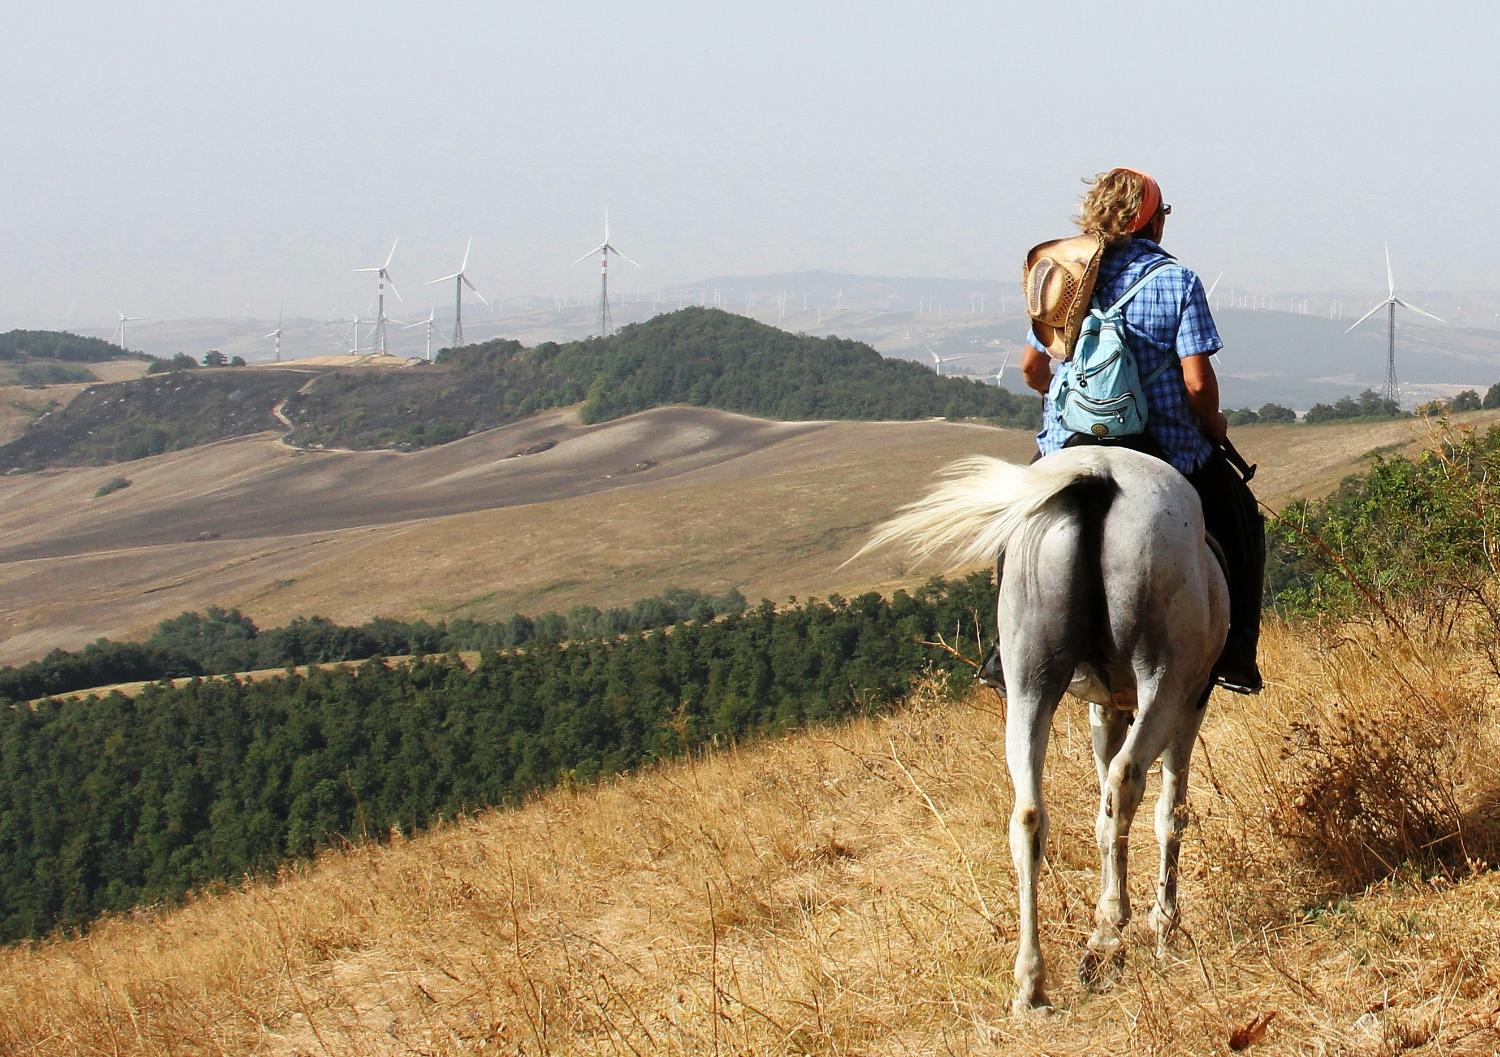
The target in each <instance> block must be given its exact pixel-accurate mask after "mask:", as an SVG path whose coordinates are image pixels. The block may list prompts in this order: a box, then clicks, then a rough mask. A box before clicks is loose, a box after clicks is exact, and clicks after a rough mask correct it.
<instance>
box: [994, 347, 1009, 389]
mask: <svg viewBox="0 0 1500 1057" xmlns="http://www.w3.org/2000/svg"><path fill="white" fill-rule="evenodd" d="M1010 357H1011V353H1009V352H1007V353H1006V354H1005V359H1004V360H1003V361H1002V362H1001V364H1000V369H999V370H998V371H996V372H995V384H996V385H999V384H1000V379H1001V378H1004V377H1005V368H1007V367H1009V366H1010Z"/></svg>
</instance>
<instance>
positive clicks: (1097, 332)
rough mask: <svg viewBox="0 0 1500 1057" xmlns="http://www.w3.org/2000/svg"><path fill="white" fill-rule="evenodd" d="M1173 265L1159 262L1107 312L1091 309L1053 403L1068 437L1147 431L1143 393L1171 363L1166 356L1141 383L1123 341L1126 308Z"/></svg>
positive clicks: (1079, 333)
mask: <svg viewBox="0 0 1500 1057" xmlns="http://www.w3.org/2000/svg"><path fill="white" fill-rule="evenodd" d="M1171 263H1172V262H1171V261H1162V262H1161V263H1160V264H1157V265H1156V266H1155V267H1153V268H1151V269H1150V270H1149V271H1147V272H1146V274H1145V275H1143V276H1141V277H1140V278H1139V279H1137V280H1136V281H1135V282H1134V283H1133V284H1132V285H1131V287H1130V289H1129V290H1126V291H1125V293H1124V294H1122V295H1121V296H1120V299H1119V300H1118V301H1116V302H1115V303H1114V304H1112V305H1110V306H1109V308H1107V309H1104V310H1103V311H1100V309H1099V308H1098V307H1097V305H1095V306H1092V307H1090V308H1089V314H1088V315H1087V316H1085V317H1084V320H1083V324H1082V326H1081V327H1080V328H1079V331H1078V341H1077V343H1076V344H1075V345H1074V346H1073V358H1072V359H1070V360H1069V361H1068V363H1067V365H1066V367H1065V368H1064V369H1063V370H1060V371H1058V373H1057V386H1056V392H1055V393H1054V394H1053V398H1052V402H1053V404H1054V405H1055V406H1056V407H1057V412H1058V415H1059V417H1061V419H1062V424H1063V427H1064V428H1065V429H1067V430H1068V431H1069V432H1071V433H1088V434H1091V435H1093V436H1095V437H1101V438H1113V437H1129V436H1133V435H1134V434H1137V433H1141V432H1143V431H1144V430H1145V428H1146V387H1147V386H1149V385H1150V384H1151V383H1152V382H1154V381H1156V379H1157V378H1158V377H1159V376H1160V375H1161V374H1162V372H1164V371H1165V370H1166V369H1167V368H1168V367H1171V366H1172V358H1171V357H1170V356H1169V357H1168V358H1167V360H1166V362H1165V363H1163V364H1162V365H1161V366H1160V367H1158V368H1157V369H1156V370H1154V371H1152V372H1151V374H1150V375H1148V376H1147V377H1146V379H1145V381H1142V380H1141V375H1140V371H1139V369H1138V368H1137V367H1136V363H1135V354H1134V353H1133V352H1131V351H1130V346H1129V345H1128V344H1126V341H1125V306H1126V305H1127V304H1129V303H1130V300H1131V298H1133V297H1135V295H1136V294H1138V293H1140V292H1141V289H1142V288H1143V287H1144V286H1145V285H1146V284H1147V283H1149V282H1150V281H1151V280H1152V279H1154V278H1156V274H1157V273H1158V272H1160V271H1161V270H1162V269H1163V268H1166V267H1167V266H1168V265H1170V264H1171Z"/></svg>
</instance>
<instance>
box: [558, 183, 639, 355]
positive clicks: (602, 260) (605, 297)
mask: <svg viewBox="0 0 1500 1057" xmlns="http://www.w3.org/2000/svg"><path fill="white" fill-rule="evenodd" d="M596 253H597V254H598V255H599V336H600V337H601V338H607V337H609V336H610V334H611V333H613V330H614V328H613V326H612V325H611V323H610V318H609V255H610V254H611V253H613V254H614V255H615V256H616V257H619V258H620V259H621V260H626V261H630V263H631V264H634V265H635V266H636V267H637V268H639V267H640V265H639V264H637V263H636V262H635V261H631V260H630V258H629V257H627V256H625V254H623V253H621V252H620V251H619V250H617V249H615V248H614V247H613V246H611V245H610V244H609V210H608V209H606V210H605V211H604V241H603V242H601V243H599V245H597V246H595V247H594V248H593V249H591V250H589V251H588V252H587V253H585V254H584V255H583V256H582V257H579V258H578V260H576V261H574V262H573V264H582V263H583V262H584V261H586V260H588V259H589V258H590V257H592V256H593V255H594V254H596ZM569 267H571V265H570V266H569Z"/></svg>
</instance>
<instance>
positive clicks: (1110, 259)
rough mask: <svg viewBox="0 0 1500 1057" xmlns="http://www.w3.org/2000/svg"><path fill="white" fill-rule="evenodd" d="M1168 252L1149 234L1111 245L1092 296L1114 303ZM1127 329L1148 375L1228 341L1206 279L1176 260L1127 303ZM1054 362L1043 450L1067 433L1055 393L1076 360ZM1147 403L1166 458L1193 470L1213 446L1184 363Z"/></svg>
mask: <svg viewBox="0 0 1500 1057" xmlns="http://www.w3.org/2000/svg"><path fill="white" fill-rule="evenodd" d="M1171 259H1172V255H1171V254H1170V253H1168V252H1167V251H1166V250H1164V249H1162V248H1161V247H1160V246H1158V245H1157V244H1156V243H1154V242H1152V241H1151V240H1150V239H1145V238H1139V237H1137V238H1133V239H1131V240H1130V241H1128V242H1125V243H1121V244H1120V245H1118V246H1111V247H1110V248H1109V249H1107V250H1105V251H1104V256H1103V258H1102V259H1101V260H1100V261H1099V277H1098V279H1097V280H1096V281H1095V283H1094V301H1095V303H1096V304H1097V305H1101V306H1104V307H1108V306H1109V305H1112V304H1114V303H1115V301H1117V300H1119V298H1120V295H1121V294H1123V293H1124V292H1125V291H1126V290H1128V289H1130V285H1131V284H1132V283H1134V282H1135V281H1136V280H1137V279H1139V278H1140V277H1141V276H1142V275H1144V274H1145V272H1146V270H1147V269H1149V268H1150V267H1151V266H1152V265H1154V264H1156V263H1157V262H1158V261H1161V260H1171ZM1125 331H1126V341H1127V342H1128V343H1129V345H1130V350H1131V351H1132V352H1133V353H1135V362H1136V367H1137V368H1138V369H1139V371H1140V373H1141V379H1142V380H1143V381H1144V380H1145V379H1146V378H1148V377H1149V376H1150V375H1151V372H1153V371H1155V370H1156V369H1157V368H1158V367H1160V366H1161V365H1162V362H1163V361H1164V360H1165V359H1166V358H1167V357H1169V356H1171V355H1173V354H1174V353H1175V354H1176V356H1177V358H1178V359H1181V358H1183V357H1185V356H1200V355H1203V354H1204V353H1214V352H1218V351H1219V350H1220V349H1222V348H1223V347H1224V343H1223V342H1222V341H1220V340H1219V331H1218V328H1216V327H1215V326H1214V320H1213V316H1212V315H1210V314H1209V311H1208V298H1206V297H1205V296H1204V294H1203V283H1202V282H1201V281H1200V280H1199V279H1198V276H1197V275H1195V274H1193V273H1192V272H1191V271H1189V270H1188V269H1186V268H1184V267H1182V266H1181V265H1178V264H1172V265H1168V266H1167V267H1165V268H1163V269H1162V270H1161V271H1159V272H1157V273H1156V275H1155V276H1153V277H1152V279H1151V281H1150V282H1149V283H1147V284H1146V285H1145V287H1144V288H1142V289H1141V290H1140V291H1139V292H1138V293H1137V294H1136V295H1135V297H1134V298H1133V299H1132V300H1131V302H1130V303H1129V304H1128V305H1126V306H1125ZM1026 340H1027V344H1029V345H1030V346H1031V347H1032V348H1034V349H1037V350H1038V351H1040V352H1046V351H1047V349H1046V347H1045V346H1044V345H1042V344H1041V343H1040V342H1038V341H1037V340H1036V336H1035V335H1033V334H1032V333H1031V330H1030V328H1029V327H1028V328H1027V333H1026ZM1053 368H1054V373H1053V376H1052V388H1051V391H1050V392H1049V393H1048V395H1047V398H1046V400H1044V401H1043V403H1042V431H1041V432H1040V433H1038V434H1037V435H1036V445H1037V447H1038V448H1039V449H1041V452H1042V454H1043V455H1050V454H1051V453H1052V452H1054V451H1057V450H1058V449H1059V448H1061V447H1062V446H1063V444H1064V443H1065V442H1066V441H1067V439H1068V437H1069V436H1070V434H1069V433H1068V431H1067V430H1066V429H1064V428H1063V424H1062V421H1061V419H1060V418H1059V417H1058V414H1057V405H1056V404H1055V403H1054V402H1053V398H1054V397H1055V396H1056V394H1057V389H1058V386H1059V385H1060V384H1061V380H1062V377H1063V372H1064V371H1068V370H1071V365H1069V364H1057V363H1054V364H1053ZM1146 408H1147V417H1146V432H1147V433H1148V434H1150V436H1151V437H1152V439H1153V440H1155V441H1156V443H1157V444H1159V445H1161V449H1162V451H1163V452H1164V453H1165V454H1166V456H1167V461H1168V462H1170V463H1171V464H1172V465H1173V466H1175V467H1177V469H1179V470H1181V471H1182V472H1183V473H1192V472H1193V471H1194V470H1196V469H1198V468H1199V467H1200V466H1202V465H1203V463H1204V462H1205V461H1206V460H1207V459H1208V457H1209V455H1210V454H1211V453H1212V451H1213V448H1212V447H1211V446H1210V445H1209V442H1208V440H1207V438H1205V437H1204V436H1203V428H1202V426H1200V425H1199V423H1198V416H1197V415H1196V414H1194V413H1193V409H1192V407H1191V405H1189V404H1188V399H1187V386H1185V385H1184V384H1183V381H1182V371H1181V370H1175V371H1174V370H1170V369H1168V370H1165V371H1163V372H1162V373H1161V374H1160V375H1158V376H1157V378H1156V380H1155V381H1154V382H1152V383H1151V384H1150V385H1148V386H1147V387H1146Z"/></svg>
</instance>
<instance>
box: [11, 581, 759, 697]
mask: <svg viewBox="0 0 1500 1057" xmlns="http://www.w3.org/2000/svg"><path fill="white" fill-rule="evenodd" d="M745 605H746V602H745V596H744V595H742V594H741V593H740V592H739V590H738V589H737V588H731V589H730V590H729V591H727V592H725V593H724V594H723V595H710V594H705V593H704V592H702V591H693V590H687V589H683V588H676V587H674V588H668V589H667V590H666V591H663V592H662V593H661V594H660V595H653V596H652V597H650V598H642V599H639V600H637V601H636V602H635V603H634V604H633V605H630V606H615V607H611V608H610V609H602V610H601V609H600V608H599V607H597V606H575V607H574V608H572V609H570V610H568V611H567V612H566V613H543V614H540V615H539V616H534V617H532V616H524V615H522V614H520V613H517V614H515V615H513V616H511V617H510V618H509V619H508V620H504V621H482V620H468V619H460V620H452V621H439V622H438V623H436V624H429V623H428V622H427V621H425V620H417V621H404V620H392V619H389V618H386V617H379V618H376V619H375V620H371V621H367V622H366V623H364V624H360V625H358V626H355V627H349V626H346V625H341V624H336V623H334V622H333V621H331V620H325V619H324V618H323V617H318V616H313V617H298V618H297V619H296V620H294V621H292V622H291V623H290V624H287V625H286V626H285V627H279V628H266V629H262V628H258V627H256V626H255V622H254V621H252V620H251V619H250V618H249V617H246V616H244V615H243V614H242V613H240V612H239V610H237V609H230V610H225V609H220V608H217V607H210V608H209V610H208V612H206V613H183V614H181V615H179V616H175V617H172V618H171V619H170V620H164V621H162V622H161V623H160V624H158V625H157V627H156V630H155V631H154V632H153V633H152V634H151V635H150V637H148V638H147V639H146V641H145V642H113V641H111V640H109V639H99V640H97V641H95V642H92V643H90V644H89V645H87V646H85V647H84V648H83V649H81V650H60V649H59V650H53V651H52V652H51V653H49V654H47V655H46V656H45V657H43V658H41V659H40V660H36V661H32V662H30V663H29V664H22V665H18V666H16V667H7V668H0V699H4V698H9V699H10V700H12V701H29V700H31V699H33V698H38V697H44V696H47V695H52V694H66V693H71V692H72V691H75V690H87V689H90V688H91V687H99V686H110V685H113V684H115V683H135V682H147V681H153V680H159V679H180V678H184V677H186V676H194V675H226V674H231V673H234V672H252V671H263V670H265V669H268V668H287V667H295V666H299V665H304V664H329V663H334V662H338V661H362V660H365V659H366V658H369V657H403V656H409V655H412V654H423V653H449V652H454V651H466V650H467V651H472V650H495V649H513V648H514V647H517V646H525V645H528V644H531V643H544V644H548V645H556V644H557V643H559V642H566V641H568V640H571V639H593V638H607V637H609V636H612V635H630V634H638V633H640V632H642V631H649V630H652V629H654V628H665V627H670V626H671V625H673V624H676V623H678V622H679V621H683V620H698V621H704V620H713V619H715V618H716V617H723V616H739V615H740V614H741V613H743V612H744V611H745Z"/></svg>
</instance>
